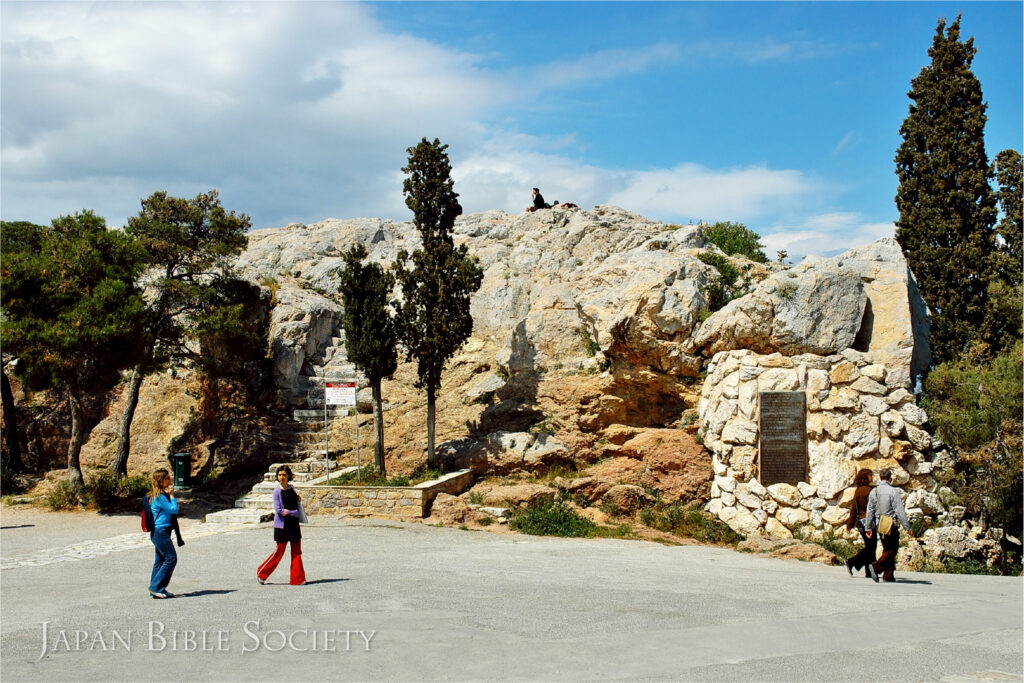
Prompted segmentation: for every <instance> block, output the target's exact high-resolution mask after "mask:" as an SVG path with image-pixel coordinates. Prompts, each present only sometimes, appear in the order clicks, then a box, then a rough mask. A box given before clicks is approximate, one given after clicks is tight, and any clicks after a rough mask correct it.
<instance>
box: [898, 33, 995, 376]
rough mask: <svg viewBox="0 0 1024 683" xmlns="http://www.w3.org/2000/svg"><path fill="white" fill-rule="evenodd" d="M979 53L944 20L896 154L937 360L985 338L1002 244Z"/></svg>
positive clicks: (904, 215)
mask: <svg viewBox="0 0 1024 683" xmlns="http://www.w3.org/2000/svg"><path fill="white" fill-rule="evenodd" d="M976 52H977V50H976V49H975V47H974V39H973V38H971V39H969V40H967V41H966V42H964V41H961V40H960V16H958V17H957V19H956V21H954V22H953V23H952V24H950V25H949V28H948V29H947V28H946V20H945V19H940V20H939V23H938V28H937V29H936V31H935V38H934V40H933V42H932V46H931V48H930V49H929V50H928V55H929V56H930V57H931V60H932V61H931V64H929V65H927V66H925V67H924V68H923V69H921V73H920V74H919V75H918V76H917V78H915V79H914V80H913V81H911V85H912V87H911V90H910V92H909V93H907V94H908V96H909V97H910V99H911V100H912V103H911V105H910V114H909V115H908V116H907V118H906V119H905V120H904V121H903V125H902V126H901V127H900V135H901V136H902V137H903V144H901V145H900V147H899V149H898V150H897V152H896V175H897V176H898V177H899V179H900V186H899V190H898V191H897V193H896V207H897V208H898V209H899V212H900V217H899V220H898V221H897V222H896V239H897V240H898V241H899V243H900V246H901V247H902V248H903V253H904V254H905V255H906V257H907V260H908V261H909V263H910V267H911V269H912V270H913V271H914V275H915V276H916V277H917V281H918V284H919V285H920V287H921V292H922V293H923V295H924V298H925V301H926V302H927V303H928V307H929V308H930V309H931V314H932V320H931V350H932V357H933V359H934V360H935V362H936V363H941V362H943V361H946V360H950V359H952V358H956V357H957V356H959V355H960V353H961V352H962V351H964V350H965V349H966V348H967V346H969V345H970V343H971V342H972V341H973V340H974V339H975V338H977V336H978V335H979V330H980V329H981V327H982V325H983V323H984V320H985V313H986V311H985V309H986V304H987V290H988V272H987V271H988V270H989V265H990V257H991V255H992V251H993V248H994V246H995V240H994V233H993V230H992V228H993V226H994V225H995V222H996V215H997V212H996V207H995V196H994V195H993V192H992V189H991V187H990V186H989V181H990V179H991V178H992V170H991V168H990V167H989V163H988V157H987V156H986V154H985V139H984V137H985V122H986V120H987V116H986V115H985V110H986V108H987V105H986V104H985V102H984V101H983V100H982V93H981V82H980V81H979V80H978V79H977V77H975V75H974V73H973V72H972V71H971V62H972V60H973V59H974V54H975V53H976Z"/></svg>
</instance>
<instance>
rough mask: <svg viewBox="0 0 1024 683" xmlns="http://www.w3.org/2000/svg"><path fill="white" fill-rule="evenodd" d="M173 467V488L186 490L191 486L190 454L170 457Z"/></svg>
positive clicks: (176, 454)
mask: <svg viewBox="0 0 1024 683" xmlns="http://www.w3.org/2000/svg"><path fill="white" fill-rule="evenodd" d="M171 462H172V464H173V465H174V488H176V489H178V490H181V489H187V488H189V486H191V484H192V454H191V453H175V454H174V455H173V456H171Z"/></svg>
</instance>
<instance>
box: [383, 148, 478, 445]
mask: <svg viewBox="0 0 1024 683" xmlns="http://www.w3.org/2000/svg"><path fill="white" fill-rule="evenodd" d="M447 149H448V145H442V144H441V141H440V140H438V139H436V138H435V139H434V141H433V142H429V141H428V140H427V139H426V138H423V140H422V141H420V143H419V144H418V145H416V147H410V148H409V149H408V150H407V151H408V153H409V163H408V165H407V166H405V167H404V168H403V169H402V170H403V171H404V172H405V173H406V176H407V177H406V179H405V182H404V183H403V186H402V188H403V191H404V193H405V204H406V206H408V207H409V209H411V210H412V212H413V215H414V218H413V221H414V224H415V225H416V229H417V230H418V231H419V234H420V239H421V240H422V243H423V246H422V248H420V249H417V250H416V251H415V252H413V253H412V254H411V255H410V254H409V253H407V252H406V251H405V250H404V249H403V250H402V251H400V252H399V253H398V257H397V260H396V261H395V265H394V267H393V271H394V272H395V276H396V278H397V281H398V284H399V286H400V287H401V290H402V297H403V301H402V304H401V306H400V307H399V316H398V329H399V338H400V340H401V342H402V343H403V344H404V345H405V348H406V353H407V357H408V359H409V360H412V359H416V362H417V374H418V380H417V386H419V387H420V388H423V389H425V390H426V392H427V457H428V460H429V461H430V462H431V463H432V464H433V463H434V461H435V456H434V401H435V397H436V395H437V391H438V389H439V388H440V387H441V373H442V372H443V371H444V367H445V365H446V364H447V362H448V360H449V359H450V358H451V357H452V356H453V355H455V352H456V351H458V349H459V348H460V347H461V346H462V345H463V344H464V343H465V341H466V340H467V339H468V338H469V336H470V334H471V333H472V331H473V316H472V315H471V313H470V310H469V305H470V296H471V295H472V294H473V292H475V291H477V290H478V289H480V284H481V282H482V281H483V271H482V270H481V269H480V266H479V265H478V263H477V259H476V257H471V256H470V255H469V252H468V250H467V248H466V245H464V244H463V245H460V246H455V243H454V240H453V238H452V233H453V231H454V229H455V219H456V218H458V216H459V215H461V214H462V206H460V205H459V201H458V197H459V195H458V194H457V193H456V192H455V189H454V185H455V183H454V181H453V180H452V178H451V164H450V162H449V160H448V154H447V153H446V150H447Z"/></svg>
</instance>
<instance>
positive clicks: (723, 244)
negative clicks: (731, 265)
mask: <svg viewBox="0 0 1024 683" xmlns="http://www.w3.org/2000/svg"><path fill="white" fill-rule="evenodd" d="M704 234H705V235H706V236H707V238H708V239H709V240H710V241H711V243H712V244H714V245H715V246H716V247H718V248H719V249H721V250H722V251H724V252H725V253H726V254H728V255H729V256H732V255H734V254H739V255H740V256H744V257H746V258H748V259H750V260H751V261H756V262H757V263H768V257H767V256H765V255H764V251H762V250H763V249H764V245H763V244H761V236H760V235H758V234H757V233H756V232H754V231H753V230H751V229H750V228H748V227H747V226H745V225H743V224H742V223H733V222H731V221H719V222H717V223H715V224H714V225H710V226H707V227H705V228H704Z"/></svg>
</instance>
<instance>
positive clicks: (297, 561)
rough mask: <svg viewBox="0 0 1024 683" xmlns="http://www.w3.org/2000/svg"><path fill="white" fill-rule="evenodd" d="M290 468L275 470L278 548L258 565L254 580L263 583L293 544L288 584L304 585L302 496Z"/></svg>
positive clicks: (275, 525)
mask: <svg viewBox="0 0 1024 683" xmlns="http://www.w3.org/2000/svg"><path fill="white" fill-rule="evenodd" d="M292 476H293V475H292V468H290V467H288V465H281V466H280V467H278V468H277V488H276V489H274V542H275V543H277V548H276V549H275V550H274V552H273V553H272V554H271V555H270V557H268V558H267V560H266V562H264V563H263V564H261V565H260V568H259V569H258V570H257V572H256V580H257V581H259V582H260V583H266V582H267V579H269V578H270V575H271V574H273V573H274V570H275V569H277V565H278V563H279V562H281V558H282V557H284V547H285V546H286V545H287V544H288V543H291V544H292V570H291V584H292V585H293V586H301V585H302V584H304V583H306V570H305V569H304V568H303V566H302V531H301V530H300V529H299V501H301V500H302V497H301V496H300V495H299V494H298V493H297V492H296V491H295V489H294V488H293V487H292V485H291V480H292Z"/></svg>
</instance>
